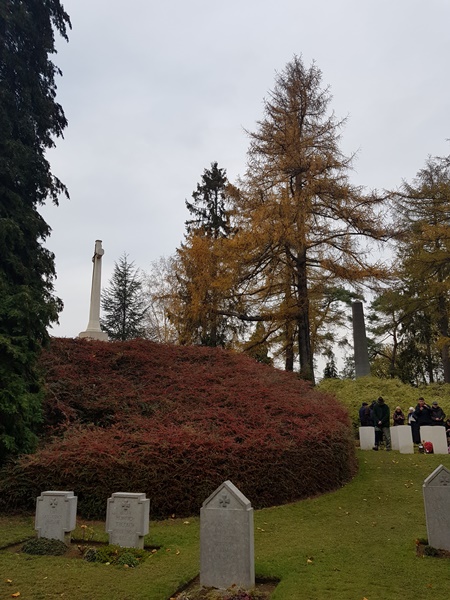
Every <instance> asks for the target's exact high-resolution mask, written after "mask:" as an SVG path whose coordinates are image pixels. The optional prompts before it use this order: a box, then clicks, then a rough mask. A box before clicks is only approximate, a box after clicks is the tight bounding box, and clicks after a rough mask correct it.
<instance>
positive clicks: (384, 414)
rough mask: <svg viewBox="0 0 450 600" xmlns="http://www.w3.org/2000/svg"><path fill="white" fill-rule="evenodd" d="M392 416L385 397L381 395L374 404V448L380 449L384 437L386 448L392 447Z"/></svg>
mask: <svg viewBox="0 0 450 600" xmlns="http://www.w3.org/2000/svg"><path fill="white" fill-rule="evenodd" d="M390 416H391V415H390V410H389V406H388V405H387V404H385V402H384V399H383V398H382V397H381V396H380V397H379V398H378V400H377V401H376V402H375V404H374V406H373V424H374V426H375V446H374V447H373V449H374V450H378V446H379V445H380V442H381V440H382V439H383V437H384V439H385V442H386V450H390V449H391V430H390V427H389V425H390Z"/></svg>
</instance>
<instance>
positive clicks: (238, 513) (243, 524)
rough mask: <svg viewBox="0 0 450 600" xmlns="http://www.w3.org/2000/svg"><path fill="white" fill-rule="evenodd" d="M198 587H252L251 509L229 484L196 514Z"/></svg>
mask: <svg viewBox="0 0 450 600" xmlns="http://www.w3.org/2000/svg"><path fill="white" fill-rule="evenodd" d="M200 585H202V586H205V587H215V588H220V589H227V588H229V587H231V586H232V585H236V586H239V587H242V588H244V589H250V588H252V587H254V585H255V551H254V529H253V508H252V506H251V504H250V501H249V500H248V499H247V498H246V497H245V496H244V495H243V494H242V492H240V491H239V490H238V488H237V487H236V486H235V485H233V484H232V483H231V481H225V482H224V483H222V485H220V486H219V487H218V488H217V489H216V491H215V492H213V493H212V494H211V496H209V498H207V499H206V500H205V502H204V503H203V506H202V508H201V510H200Z"/></svg>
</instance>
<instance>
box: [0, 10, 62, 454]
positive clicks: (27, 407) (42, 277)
mask: <svg viewBox="0 0 450 600" xmlns="http://www.w3.org/2000/svg"><path fill="white" fill-rule="evenodd" d="M69 27H70V20H69V17H68V15H67V14H66V13H65V11H64V9H63V7H62V5H61V4H60V2H59V1H58V0H39V1H38V0H21V1H19V0H2V2H1V3H0V462H2V461H3V460H4V459H5V458H6V457H7V456H8V455H11V454H15V453H19V452H29V451H31V450H33V447H34V445H35V443H36V439H37V438H36V435H35V432H36V428H37V426H38V424H39V421H40V415H41V400H42V395H41V381H40V376H39V373H38V370H37V366H36V365H37V358H38V354H39V351H40V348H41V346H42V345H43V344H45V343H46V342H47V341H48V339H49V336H48V333H47V327H48V326H49V325H50V324H51V323H55V322H57V319H58V312H59V311H60V310H61V308H62V303H61V301H60V300H59V299H58V298H56V297H55V296H54V295H53V280H54V278H55V265H54V256H53V254H52V253H51V252H49V251H48V250H47V249H46V248H44V247H43V245H42V243H43V242H45V240H46V238H47V237H48V236H49V234H50V227H49V226H48V224H47V223H46V222H45V220H44V219H43V218H42V216H41V215H40V214H39V212H38V207H39V206H40V205H42V204H44V203H45V201H46V200H47V199H51V200H52V201H53V202H54V203H55V204H58V198H59V196H60V195H61V194H65V195H67V190H66V188H65V186H64V185H63V184H62V183H61V181H59V179H57V178H56V177H55V176H54V175H53V174H52V172H51V170H50V165H49V163H48V160H47V158H46V151H47V149H48V148H52V147H53V146H54V138H56V137H59V136H62V132H63V130H64V128H65V127H66V125H67V121H66V118H65V116H64V112H63V109H62V107H61V106H60V105H59V104H58V103H57V102H56V101H55V97H56V84H55V77H56V76H57V75H60V74H61V73H60V70H59V69H58V68H57V67H56V66H55V65H54V64H53V62H52V61H50V60H49V55H50V54H53V53H55V38H54V31H55V30H56V31H57V32H58V33H59V34H60V35H61V36H62V37H63V38H65V39H66V40H67V29H68V28H69Z"/></svg>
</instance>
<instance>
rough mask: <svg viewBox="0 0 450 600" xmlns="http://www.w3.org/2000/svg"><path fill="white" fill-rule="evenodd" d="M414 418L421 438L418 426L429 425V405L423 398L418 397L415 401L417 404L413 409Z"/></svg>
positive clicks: (430, 422)
mask: <svg viewBox="0 0 450 600" xmlns="http://www.w3.org/2000/svg"><path fill="white" fill-rule="evenodd" d="M414 418H415V419H416V423H417V425H418V426H419V437H420V440H422V434H421V433H420V428H421V427H422V426H423V425H431V424H432V420H431V406H430V405H429V404H426V402H425V399H424V398H422V397H420V398H419V401H418V403H417V406H416V408H415V410H414Z"/></svg>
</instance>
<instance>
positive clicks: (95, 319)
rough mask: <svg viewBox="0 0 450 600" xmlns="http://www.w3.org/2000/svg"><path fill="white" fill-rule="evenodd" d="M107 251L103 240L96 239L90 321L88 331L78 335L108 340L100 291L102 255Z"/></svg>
mask: <svg viewBox="0 0 450 600" xmlns="http://www.w3.org/2000/svg"><path fill="white" fill-rule="evenodd" d="M104 254H105V251H104V250H103V248H102V241H101V240H95V248H94V256H93V257H92V262H93V267H92V284H91V301H90V305H89V323H88V326H87V329H86V331H82V332H81V333H80V334H79V336H78V337H80V338H91V339H94V340H102V341H108V334H107V333H105V332H104V331H102V330H101V327H100V293H101V282H102V256H103V255H104Z"/></svg>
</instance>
